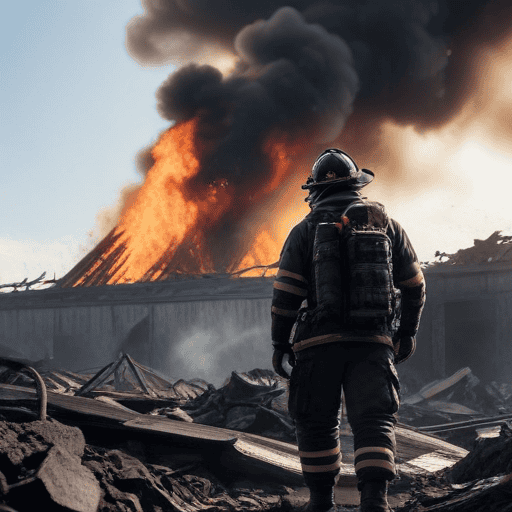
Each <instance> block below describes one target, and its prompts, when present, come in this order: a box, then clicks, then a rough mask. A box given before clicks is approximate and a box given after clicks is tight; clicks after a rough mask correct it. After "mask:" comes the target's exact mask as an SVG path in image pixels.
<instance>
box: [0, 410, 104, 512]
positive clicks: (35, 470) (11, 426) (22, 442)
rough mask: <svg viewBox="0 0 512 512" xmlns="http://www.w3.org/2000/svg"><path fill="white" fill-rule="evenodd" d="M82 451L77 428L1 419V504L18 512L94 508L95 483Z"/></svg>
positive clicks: (96, 501)
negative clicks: (85, 464)
mask: <svg viewBox="0 0 512 512" xmlns="http://www.w3.org/2000/svg"><path fill="white" fill-rule="evenodd" d="M84 450H85V440H84V436H83V434H82V432H81V431H80V429H78V428H76V427H69V426H66V425H63V424H61V423H59V422H57V421H54V420H45V421H34V422H31V423H10V422H5V421H0V468H1V472H0V503H2V502H3V504H7V505H9V506H11V507H14V508H15V510H17V511H18V512H25V511H26V512H31V511H33V510H36V509H37V510H54V511H62V512H64V511H76V512H95V511H96V510H97V509H98V504H99V501H100V494H101V491H100V485H99V483H98V481H97V480H96V478H95V477H94V475H93V473H92V472H91V471H90V470H89V469H87V468H86V467H85V466H83V465H82V456H83V454H84Z"/></svg>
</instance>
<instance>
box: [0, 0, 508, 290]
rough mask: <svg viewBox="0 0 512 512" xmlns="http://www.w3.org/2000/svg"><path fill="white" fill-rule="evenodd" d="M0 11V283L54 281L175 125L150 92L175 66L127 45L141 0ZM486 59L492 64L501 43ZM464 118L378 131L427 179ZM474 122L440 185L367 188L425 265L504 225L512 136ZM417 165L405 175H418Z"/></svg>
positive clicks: (28, 3)
mask: <svg viewBox="0 0 512 512" xmlns="http://www.w3.org/2000/svg"><path fill="white" fill-rule="evenodd" d="M1 9H2V11H1V14H2V15H1V16H0V44H1V48H2V51H1V52H0V173H1V176H2V186H1V187H0V215H1V217H0V218H1V222H0V285H1V284H6V283H12V282H19V281H21V280H23V279H25V278H28V279H29V280H31V279H35V278H36V277H38V276H39V275H40V274H41V273H42V272H44V271H46V272H47V277H48V278H53V276H54V274H55V276H56V277H57V278H59V277H62V276H63V275H64V274H65V273H66V272H67V271H69V270H70V269H71V268H72V267H73V266H74V265H75V264H76V263H77V262H78V261H79V260H80V259H81V258H82V257H83V256H84V255H85V254H86V253H87V252H88V251H89V250H90V249H92V248H93V247H94V245H95V243H96V242H97V241H98V240H99V237H100V236H101V235H102V234H104V231H103V230H102V228H101V226H102V218H105V217H106V216H108V214H109V212H112V211H114V210H115V208H116V205H117V204H118V200H119V197H120V194H121V193H122V191H123V189H125V188H126V187H129V186H130V185H131V184H134V183H139V182H140V181H141V176H140V174H139V173H138V171H137V168H136V161H135V159H136V155H137V153H138V152H139V150H141V149H143V148H144V147H146V146H148V145H150V144H152V143H153V142H155V141H156V139H157V137H158V135H159V134H160V133H161V132H162V130H165V129H166V128H168V127H169V126H170V123H169V121H166V120H164V119H162V118H161V117H160V115H159V114H158V112H157V110H156V98H155V92H156V91H157V89H158V88H159V86H160V85H161V84H162V82H164V80H165V79H166V78H167V77H168V75H169V74H170V73H172V71H173V70H174V69H175V68H173V67H172V66H170V65H167V66H160V67H158V66H154V67H150V66H142V65H140V64H139V63H137V62H136V61H135V60H134V59H132V58H131V57H130V55H129V54H128V52H127V50H126V47H125V35H126V25H127V23H128V21H129V20H130V19H132V18H133V17H134V16H136V15H137V14H141V13H142V7H141V4H140V1H139V0H108V1H104V0H87V1H75V0H19V1H17V2H3V3H2V6H1ZM502 54H503V55H504V56H505V57H506V65H507V66H508V67H507V68H506V69H507V73H508V75H507V76H508V82H505V85H506V84H508V85H506V90H505V89H503V84H502V82H500V85H499V86H496V87H498V88H497V89H492V84H493V83H494V81H492V80H488V79H487V78H488V77H489V76H491V75H492V76H494V75H493V73H494V74H495V75H500V76H501V75H502V74H503V71H502V70H503V69H504V68H503V67H501V68H499V69H498V70H497V71H495V72H493V71H492V68H491V67H488V69H487V68H486V69H487V71H486V73H487V74H486V75H483V76H484V78H485V80H482V82H481V83H480V84H479V85H478V87H479V88H480V89H479V90H481V91H484V93H485V91H487V92H486V93H485V94H487V96H488V98H487V100H486V101H488V103H489V105H491V106H490V107H489V114H488V115H487V116H486V118H487V119H492V118H493V116H495V117H496V118H497V117H499V116H498V115H497V114H496V112H495V111H494V110H493V108H500V109H502V106H503V105H507V108H508V109H510V110H509V111H510V112H512V94H510V91H512V85H511V84H512V46H508V47H506V48H505V49H504V51H503V52H502ZM505 57H504V58H505ZM481 58H483V59H484V61H485V62H490V63H492V62H494V61H495V60H496V52H494V53H493V54H491V55H488V56H485V55H484V56H483V57H481ZM485 65H487V64H485ZM478 87H477V88H478ZM489 91H490V92H489ZM500 91H505V92H506V98H505V97H504V98H502V100H501V101H502V102H501V103H500V104H499V106H498V107H492V105H493V103H492V101H490V100H489V98H491V100H492V99H493V98H496V97H497V95H498V93H499V92H500ZM479 94H480V93H479ZM482 94H483V93H482ZM475 97H476V98H477V99H478V95H477V96H475ZM480 100H481V98H480ZM480 100H479V101H480ZM480 111H481V109H480ZM495 114H496V115H495ZM468 119H470V118H469V117H466V118H465V117H461V118H460V120H459V122H458V124H452V125H450V126H447V127H446V129H445V131H444V132H443V131H442V130H441V131H439V132H437V133H430V134H426V135H424V136H423V135H421V134H419V133H417V132H415V131H414V130H413V129H412V128H409V127H407V126H400V127H398V126H394V125H392V124H388V125H385V126H384V127H383V130H382V136H383V137H386V136H387V137H390V139H393V140H396V139H397V137H400V138H402V139H403V146H402V147H403V148H410V152H411V154H410V155H409V154H408V153H407V151H408V149H405V150H404V151H401V154H400V155H399V158H401V159H405V161H406V163H407V162H409V163H410V166H409V167H410V168H411V169H414V173H418V172H419V173H421V172H422V170H421V169H423V170H424V171H423V172H425V173H428V172H431V173H432V175H434V174H435V172H434V171H433V170H431V169H429V165H432V163H431V161H432V158H431V155H432V154H433V153H434V152H435V153H436V154H438V155H439V154H443V151H446V150H447V146H448V145H449V144H450V140H451V139H450V137H451V134H450V130H451V133H452V134H453V131H454V130H456V131H457V132H458V133H459V134H460V133H461V132H463V131H464V127H465V126H466V127H467V126H468ZM471 119H473V120H475V119H476V117H475V116H472V117H471ZM479 119H480V118H479ZM472 130H473V133H474V134H475V136H476V138H475V139H474V140H473V139H471V138H470V137H469V136H468V137H465V138H464V140H463V141H462V142H461V139H460V137H459V139H458V141H457V144H459V145H460V150H457V151H456V152H453V151H451V152H450V158H451V161H448V160H447V170H446V172H445V175H446V181H445V182H444V183H441V184H439V186H437V185H436V184H433V186H431V187H429V188H426V189H424V190H420V189H421V187H417V188H416V189H415V188H414V187H412V186H411V187H409V188H411V190H415V192H414V194H412V195H409V197H407V198H405V199H404V197H403V196H401V195H400V190H398V189H397V188H396V187H395V186H394V185H393V184H392V185H391V186H389V185H388V186H385V185H384V184H379V183H378V180H376V182H375V185H372V187H373V188H372V191H373V192H371V193H370V194H369V195H370V198H372V199H376V200H381V201H382V202H384V203H386V204H388V203H389V207H390V211H391V214H392V215H393V216H395V217H396V218H397V220H399V221H400V222H401V223H402V225H403V226H404V227H405V228H406V230H407V232H408V233H409V235H410V237H411V239H412V240H413V243H414V245H415V247H416V249H417V252H418V254H419V256H420V260H422V261H425V260H426V259H429V258H432V257H433V254H434V251H435V250H441V251H447V252H454V251H456V250H457V249H458V248H463V247H468V246H470V245H472V241H473V238H486V237H487V236H489V235H490V234H491V233H492V232H493V231H494V230H495V229H503V230H505V231H506V230H507V229H508V230H510V229H512V215H509V212H510V207H509V203H510V202H509V199H508V198H509V190H510V188H509V185H510V184H511V180H510V178H509V175H510V169H511V168H512V156H511V155H512V150H511V145H510V142H509V141H507V142H506V144H505V146H506V151H504V150H503V147H504V146H503V144H501V143H500V144H498V145H493V143H492V140H493V135H489V133H484V135H483V136H482V137H480V138H479V137H478V133H477V130H476V128H475V125H474V124H473V125H472ZM486 130H487V127H486V125H485V123H484V124H482V133H483V132H486ZM493 133H495V132H493ZM483 140H485V143H482V141H483ZM502 142H503V141H502ZM422 151H423V153H422ZM413 153H414V154H413ZM397 158H398V156H397ZM407 159H409V160H407ZM429 162H430V164H429ZM452 164H453V165H452ZM436 165H437V164H436ZM485 168H487V171H486V172H487V174H486V173H484V172H483V169H485ZM489 169H490V170H489ZM489 172H490V174H491V177H493V180H492V182H493V184H498V187H496V188H495V190H494V192H493V196H491V197H489V196H488V195H487V199H488V200H490V203H489V202H487V203H486V206H485V208H484V207H483V206H482V205H481V204H480V203H479V201H480V200H479V198H481V197H482V196H481V190H480V188H481V187H482V185H483V184H484V183H485V180H486V178H485V175H489ZM414 173H411V174H410V175H409V178H407V177H406V178H407V179H410V180H414V179H417V177H418V176H419V175H418V174H414ZM409 185H411V183H409ZM368 190H369V192H370V187H369V189H368ZM479 204H480V206H481V207H480V210H478V212H477V215H474V208H475V206H476V207H477V209H478V205H479ZM487 205H489V206H487ZM471 215H473V218H471ZM486 216H488V218H487V217H486ZM448 225H449V226H450V229H445V228H446V226H448Z"/></svg>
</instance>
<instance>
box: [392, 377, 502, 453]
mask: <svg viewBox="0 0 512 512" xmlns="http://www.w3.org/2000/svg"><path fill="white" fill-rule="evenodd" d="M399 416H400V422H402V423H405V424H407V425H410V426H414V427H417V428H418V430H419V431H421V432H425V433H427V432H428V433H432V434H436V435H438V436H439V437H441V438H442V439H444V440H446V441H449V442H451V443H454V444H457V445H459V446H462V447H464V448H466V449H469V448H471V447H472V445H473V442H474V440H475V439H476V437H477V434H478V429H479V428H480V427H486V426H488V427H490V426H492V425H499V424H501V423H502V422H503V421H505V420H506V419H510V418H512V385H510V384H507V383H500V384H498V383H497V382H495V381H492V382H490V383H487V384H484V383H483V382H481V381H480V379H479V378H478V377H477V376H476V375H474V374H473V373H472V371H471V369H470V368H461V369H460V370H458V371H457V372H455V373H454V374H453V375H450V376H449V377H447V378H445V379H438V380H434V381H432V382H430V383H428V384H426V385H424V386H423V387H421V389H420V390H419V391H417V392H415V393H409V394H408V395H406V396H405V397H404V398H403V399H402V404H401V407H400V412H399Z"/></svg>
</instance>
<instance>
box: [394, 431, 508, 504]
mask: <svg viewBox="0 0 512 512" xmlns="http://www.w3.org/2000/svg"><path fill="white" fill-rule="evenodd" d="M411 488H412V493H411V497H410V499H409V500H408V501H407V503H406V504H405V505H403V506H401V507H399V508H396V509H395V511H396V512H430V511H434V510H435V511H437V512H467V511H472V512H512V424H510V423H508V422H507V423H504V424H503V426H502V427H501V432H500V435H499V437H497V438H492V439H482V440H480V441H479V442H477V443H476V444H475V446H474V448H473V450H472V451H471V452H470V453H469V454H468V455H467V456H466V457H464V458H463V459H461V460H460V461H459V462H457V463H456V464H455V465H454V466H452V467H451V468H449V469H446V470H444V471H441V472H437V473H434V474H430V475H419V476H416V477H415V478H414V479H413V482H412V484H411Z"/></svg>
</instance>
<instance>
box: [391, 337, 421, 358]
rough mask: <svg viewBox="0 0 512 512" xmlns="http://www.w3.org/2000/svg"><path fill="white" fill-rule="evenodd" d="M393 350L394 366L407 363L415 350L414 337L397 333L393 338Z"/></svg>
mask: <svg viewBox="0 0 512 512" xmlns="http://www.w3.org/2000/svg"><path fill="white" fill-rule="evenodd" d="M393 350H394V352H395V364H400V363H403V362H404V361H407V359H409V357H411V356H412V355H413V354H414V351H415V350H416V337H415V336H409V335H405V334H403V333H401V332H400V331H398V332H397V333H396V334H395V335H394V336H393Z"/></svg>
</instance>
